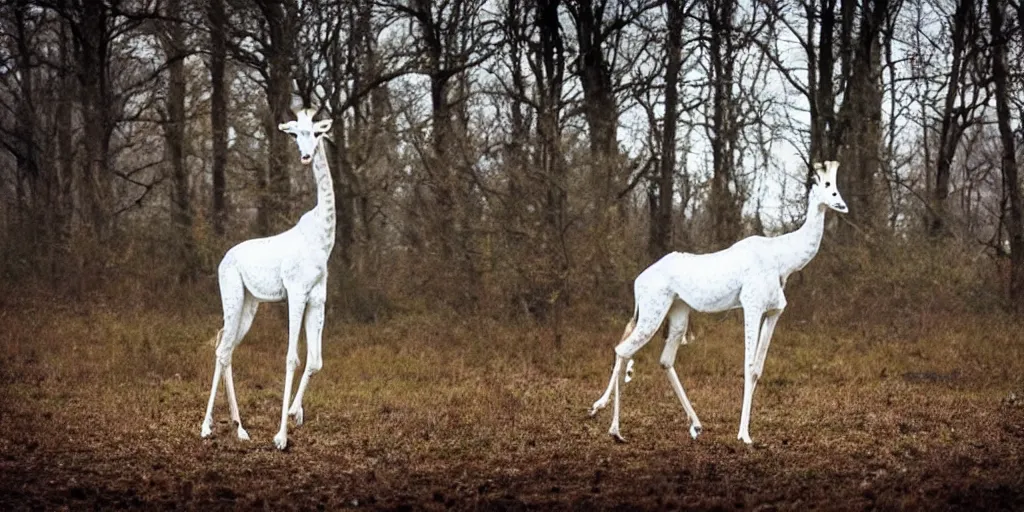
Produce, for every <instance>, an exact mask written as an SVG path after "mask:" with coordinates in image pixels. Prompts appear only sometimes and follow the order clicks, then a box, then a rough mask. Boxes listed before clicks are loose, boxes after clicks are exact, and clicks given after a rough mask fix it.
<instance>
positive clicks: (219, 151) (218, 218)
mask: <svg viewBox="0 0 1024 512" xmlns="http://www.w3.org/2000/svg"><path fill="white" fill-rule="evenodd" d="M206 22H207V26H208V27H209V28H208V30H209V34H210V60H209V62H210V64H209V65H210V136H211V138H212V140H211V141H210V145H211V150H212V153H213V155H212V157H213V158H212V164H211V169H210V170H211V174H212V182H213V187H212V190H213V197H212V200H213V231H214V233H216V234H217V235H220V236H223V235H224V233H225V224H226V223H227V201H226V199H227V198H226V195H225V187H226V180H225V172H226V168H227V163H228V88H227V83H226V82H225V80H226V78H225V72H224V71H225V65H226V62H227V12H226V11H225V8H224V0H210V1H209V2H208V3H207V4H206Z"/></svg>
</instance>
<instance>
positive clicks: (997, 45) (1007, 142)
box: [988, 0, 1024, 313]
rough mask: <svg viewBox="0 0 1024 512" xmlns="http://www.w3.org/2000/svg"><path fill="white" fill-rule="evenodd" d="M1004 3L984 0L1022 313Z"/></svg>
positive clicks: (1012, 290)
mask: <svg viewBox="0 0 1024 512" xmlns="http://www.w3.org/2000/svg"><path fill="white" fill-rule="evenodd" d="M1006 8H1007V2H1006V1H1005V0H988V15H989V34H990V37H991V40H990V44H991V52H992V55H991V57H990V58H991V62H992V74H991V76H992V84H993V85H994V86H995V102H996V123H997V125H998V127H999V141H1000V144H1001V149H1002V151H1001V158H1000V165H999V167H1000V169H1001V171H1002V177H1003V197H1004V202H1005V204H1006V206H1005V208H1004V211H1003V216H1004V218H1005V220H1004V224H1005V226H1006V231H1007V235H1008V238H1009V250H1010V282H1009V296H1010V303H1011V304H1013V307H1014V310H1015V311H1016V312H1017V313H1024V204H1022V198H1021V191H1020V179H1019V176H1018V173H1017V151H1016V144H1015V140H1014V134H1013V128H1012V126H1011V122H1012V120H1011V117H1010V105H1009V96H1010V87H1009V79H1008V74H1009V72H1008V69H1007V63H1006V54H1007V48H1008V47H1009V46H1010V38H1011V33H1012V32H1013V31H1014V29H1019V25H1018V26H1017V27H1015V26H1014V25H1013V23H1012V22H1010V23H1007V22H1006Z"/></svg>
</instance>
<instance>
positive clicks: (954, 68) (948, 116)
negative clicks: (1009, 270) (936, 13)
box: [928, 0, 976, 238]
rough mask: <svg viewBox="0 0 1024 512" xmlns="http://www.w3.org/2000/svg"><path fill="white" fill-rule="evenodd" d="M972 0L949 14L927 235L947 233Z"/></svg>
mask: <svg viewBox="0 0 1024 512" xmlns="http://www.w3.org/2000/svg"><path fill="white" fill-rule="evenodd" d="M975 20H976V15H975V11H974V1H973V0H959V1H958V2H957V7H956V13H955V14H953V16H952V17H951V22H952V34H951V35H952V43H953V48H952V50H953V51H952V55H951V56H950V58H951V59H952V62H951V64H950V69H949V85H948V87H947V88H946V98H945V102H944V103H943V109H942V119H941V121H940V122H941V126H940V129H939V147H938V151H939V154H938V162H937V163H936V167H935V188H933V189H932V197H931V202H932V204H931V206H932V208H931V212H930V217H931V219H930V222H929V225H928V232H929V235H930V236H932V237H935V238H937V237H942V236H945V235H947V234H949V233H948V228H947V226H946V223H947V221H946V200H947V198H948V197H949V174H950V169H951V168H952V167H953V157H954V156H956V150H957V147H958V146H959V145H960V137H961V136H962V135H963V133H964V129H965V126H964V125H963V124H962V123H960V122H958V117H959V116H958V114H957V112H956V110H958V109H956V108H955V105H956V99H957V97H958V95H959V93H960V88H961V87H962V86H963V85H964V84H963V83H962V82H963V80H964V79H965V78H966V73H965V70H966V66H965V65H964V54H965V51H966V50H965V48H966V46H967V35H968V31H969V30H970V32H973V30H972V29H970V26H972V25H973V24H974V23H976V21H975Z"/></svg>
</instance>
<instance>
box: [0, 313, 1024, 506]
mask: <svg viewBox="0 0 1024 512" xmlns="http://www.w3.org/2000/svg"><path fill="white" fill-rule="evenodd" d="M278 308H279V307H278V306H273V305H271V306H269V307H268V306H264V307H263V310H262V311H261V313H260V315H258V317H257V320H256V323H255V325H254V327H253V330H252V333H251V334H250V335H249V337H248V338H247V339H246V340H245V342H244V344H243V345H242V346H241V347H240V349H239V350H238V351H237V352H236V356H235V364H234V367H235V379H236V383H237V387H238V392H239V401H240V407H241V410H242V417H243V421H245V423H246V427H247V429H248V430H249V433H250V434H251V435H252V437H253V441H252V442H250V443H242V442H239V441H237V440H235V439H234V435H233V429H232V428H230V426H229V425H228V423H227V417H228V413H227V406H226V404H225V403H224V400H223V396H222V397H221V398H220V399H219V400H218V404H217V409H216V418H217V420H218V424H217V425H216V430H215V435H214V437H213V438H212V439H208V440H202V439H200V438H199V436H198V432H199V424H200V422H201V420H202V415H203V412H204V407H205V402H206V397H207V393H208V389H209V384H210V382H209V379H210V378H211V375H212V370H213V354H212V352H213V349H212V348H211V347H210V346H208V345H207V344H206V341H207V340H208V339H209V338H210V336H211V335H212V334H213V332H214V331H215V330H216V328H217V326H218V325H219V322H220V319H219V315H218V314H217V312H216V310H213V309H210V308H208V307H206V306H205V305H204V306H203V307H201V308H191V310H192V311H193V312H188V311H190V309H189V308H181V312H177V313H176V312H167V311H159V310H158V309H159V308H157V307H146V306H143V305H135V306H133V307H129V306H126V305H121V306H105V305H95V306H85V305H83V304H82V303H75V304H72V305H67V304H61V303H60V302H55V301H53V300H27V301H24V302H22V303H19V304H8V305H6V306H5V307H4V308H3V309H0V325H2V326H3V330H2V333H0V361H2V366H0V383H2V384H0V385H2V391H0V397H2V398H0V400H2V402H0V403H2V409H0V413H2V414H0V508H4V509H12V508H14V509H18V508H45V509H52V508H60V507H65V506H67V507H70V508H86V507H94V506H96V507H100V508H111V507H115V506H130V507H133V508H147V509H153V508H171V507H176V508H180V507H187V508H202V509H210V508H270V509H279V508H317V507H321V506H322V507H325V508H327V509H336V508H341V507H349V506H359V507H369V508H431V509H441V508H449V507H455V508H484V509H491V508H502V509H508V508H512V509H517V508H522V507H524V506H529V507H537V508H587V509H589V508H607V507H614V506H622V505H624V506H626V507H629V508H632V507H637V508H645V509H648V508H700V509H707V508H734V507H741V508H758V507H763V506H764V505H769V506H771V507H774V508H777V509H793V510H803V509H807V508H825V509H862V508H871V507H879V508H884V509H892V508H924V509H949V508H988V509H999V508H1008V509H1013V508H1020V507H1022V506H1024V491H1022V490H1021V489H1024V479H1022V476H1021V475H1022V469H1024V464H1022V460H1024V459H1022V453H1021V449H1022V447H1024V406H1022V400H1024V379H1022V375H1024V371H1022V370H1024V354H1022V350H1024V348H1022V347H1024V345H1022V343H1021V338H1020V335H1019V332H1020V327H1021V325H1020V324H1019V323H1013V322H1011V321H1009V320H1008V319H1006V318H1004V317H1002V316H1000V315H998V314H987V315H981V314H978V315H973V316H960V317H956V316H950V315H930V316H928V317H927V318H924V317H922V318H915V319H913V321H907V322H895V323H894V322H889V323H880V324H877V325H871V324H870V323H869V322H861V323H858V324H857V326H856V328H854V329H852V330H844V329H841V328H838V327H830V326H827V325H823V324H821V323H816V322H813V321H812V320H811V319H810V318H808V316H807V315H802V314H800V313H799V311H798V312H797V314H795V315H793V317H792V318H788V317H784V319H783V321H782V322H781V323H780V326H779V328H778V330H777V334H776V336H775V341H774V342H773V344H772V349H771V351H770V353H769V357H768V362H767V367H766V376H765V380H763V381H762V384H761V385H760V386H759V389H758V393H757V396H756V397H755V407H754V416H753V422H752V428H751V433H752V435H753V437H754V439H755V441H756V444H755V446H754V447H747V446H744V445H742V444H740V443H739V442H738V441H737V440H736V439H735V436H736V429H737V424H738V419H739V418H738V417H739V405H740V403H739V402H740V395H741V390H742V381H741V373H740V361H741V358H742V349H741V341H740V340H741V327H740V326H739V322H737V321H736V318H735V317H734V315H721V316H716V317H701V318H698V319H697V321H696V325H695V333H696V335H697V339H696V340H695V342H694V343H693V344H691V345H689V346H686V347H684V348H683V349H681V350H680V355H679V361H678V363H677V369H678V371H679V374H680V375H681V377H682V379H683V382H684V386H686V388H687V391H688V393H689V395H690V398H691V399H692V401H693V402H694V406H695V407H696V409H697V412H698V414H699V415H700V416H701V419H702V421H703V423H704V426H705V430H704V434H703V436H702V437H701V438H700V439H698V440H697V441H692V440H690V439H689V437H688V435H687V433H686V426H687V424H686V420H685V415H684V414H683V412H682V409H681V407H680V406H679V405H678V403H677V402H676V399H675V397H674V395H673V394H672V392H671V390H670V388H669V386H668V383H667V381H666V379H665V378H664V377H663V374H662V372H661V370H660V368H659V366H658V364H657V358H658V355H659V353H660V350H661V342H660V340H656V341H655V342H652V344H651V345H650V346H648V347H647V348H646V349H645V350H643V351H642V352H641V353H640V354H639V356H638V358H637V375H636V378H635V379H634V380H633V381H632V382H631V383H630V384H629V385H628V386H626V387H625V390H624V396H623V407H624V412H623V418H622V422H623V423H622V428H623V433H624V435H625V436H626V437H627V439H629V440H630V443H628V444H626V445H617V444H615V443H613V442H612V441H611V439H610V438H609V437H608V436H607V435H606V430H607V428H608V421H609V419H610V411H605V412H603V413H602V414H601V415H599V417H598V418H597V419H588V418H586V410H587V408H588V407H589V405H590V404H591V403H592V402H593V401H594V399H596V398H597V396H598V395H599V394H600V392H601V391H602V390H603V388H604V385H605V384H606V383H607V378H608V372H609V370H610V366H611V362H612V357H613V356H612V351H611V346H612V344H613V343H614V342H615V341H617V335H618V333H620V332H621V328H622V325H621V323H622V322H623V321H624V318H613V317H611V316H608V317H604V318H596V319H591V321H589V322H577V325H576V327H575V328H570V329H566V336H565V339H564V346H563V347H562V348H561V349H559V350H554V349H553V347H552V346H551V335H550V332H549V331H547V330H545V329H541V328H537V327H532V326H528V325H509V324H503V323H499V322H496V321H491V320H486V319H479V320H472V321H470V320H458V319H455V318H443V317H440V316H439V315H436V314H435V315H416V314H407V315H402V316H398V317H396V318H393V319H391V320H388V321H387V322H385V323H382V324H378V325H350V324H339V323H337V322H331V321H330V320H328V325H327V328H326V335H325V342H324V346H325V348H324V357H325V365H324V370H323V371H322V372H321V373H320V374H318V375H317V376H316V377H314V380H313V382H312V384H311V387H310V391H309V393H308V395H307V399H306V404H305V410H306V423H305V424H304V425H302V426H301V427H298V428H293V429H292V430H291V433H290V442H291V444H290V446H289V450H288V451H287V452H286V453H278V452H276V451H275V450H273V449H272V445H271V442H270V440H271V437H272V436H273V434H274V433H275V431H276V425H277V421H278V418H279V415H280V405H281V403H280V400H281V398H280V397H281V386H282V382H283V369H284V352H285V336H286V326H285V323H284V321H283V315H282V314H280V313H281V311H280V310H279V309H278ZM195 309H202V310H203V312H202V313H196V312H194V310H195ZM623 316H624V315H623ZM1011 394H1015V396H1017V397H1019V398H1017V399H1016V400H1014V399H1011V398H1010V397H1011Z"/></svg>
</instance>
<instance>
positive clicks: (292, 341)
mask: <svg viewBox="0 0 1024 512" xmlns="http://www.w3.org/2000/svg"><path fill="white" fill-rule="evenodd" d="M295 114H296V117H297V119H296V120H295V121H290V122H288V123H283V124H281V125H279V126H278V128H279V129H280V130H281V131H284V132H286V133H290V134H292V135H294V136H295V140H296V144H297V145H298V147H299V154H300V157H301V158H300V159H301V161H302V163H303V164H309V163H312V169H313V176H314V179H315V180H316V187H317V204H316V207H315V208H313V209H312V210H310V211H308V212H306V213H305V214H303V215H302V217H301V218H300V219H299V222H298V224H296V225H295V226H294V227H292V228H291V229H289V230H287V231H285V232H283V233H280V234H278V235H274V236H270V237H265V238H256V239H253V240H247V241H245V242H242V243H240V244H238V245H236V246H234V247H232V248H231V249H230V250H228V252H227V254H225V255H224V259H223V260H221V263H220V266H219V267H218V277H219V281H220V293H221V305H222V307H223V310H224V327H223V328H222V329H221V331H220V332H219V333H218V338H219V343H218V346H217V359H216V363H215V367H214V375H213V384H212V386H211V389H210V399H209V402H207V407H206V417H205V418H204V420H203V424H202V427H201V429H200V435H201V436H202V437H207V436H209V435H210V434H211V433H212V427H213V405H214V399H215V398H216V395H217V387H218V384H219V383H220V380H221V378H222V377H223V379H224V387H225V390H226V392H227V397H228V405H229V406H230V409H231V419H232V421H234V422H235V424H236V425H237V427H238V432H237V434H238V438H239V439H242V440H248V439H249V434H248V433H247V432H246V431H245V429H244V428H242V420H241V417H240V416H239V413H238V402H237V400H236V398H235V386H234V380H233V378H232V372H231V356H232V353H233V351H234V349H235V348H236V347H237V346H238V344H239V343H240V342H241V341H242V338H244V337H245V335H246V333H247V332H248V331H249V327H251V326H252V320H253V318H254V317H255V316H256V309H257V308H258V307H259V304H260V303H261V302H279V301H282V300H287V301H288V352H287V356H286V359H285V386H284V400H283V403H282V406H281V426H280V429H279V430H278V433H277V435H276V436H274V445H275V446H277V448H278V449H281V450H283V449H284V448H285V447H286V446H287V444H288V416H289V415H291V416H292V417H294V419H295V423H296V425H301V424H302V421H303V410H302V397H303V394H304V393H305V391H306V386H307V385H308V384H309V378H310V376H312V375H313V374H314V373H316V372H318V371H319V370H320V368H322V367H323V358H322V354H321V346H322V344H321V341H322V334H323V323H324V306H325V303H326V301H327V261H328V258H329V257H330V254H331V250H332V249H333V248H334V230H335V222H336V218H335V209H334V208H335V207H334V185H333V183H332V181H331V173H330V169H329V167H328V165H327V157H326V156H325V155H324V151H323V143H322V137H323V134H324V133H326V132H327V131H329V130H330V128H331V121H330V120H324V121H319V122H313V115H314V112H313V111H312V110H299V111H296V113H295ZM303 325H305V329H306V368H305V371H304V372H303V375H302V379H301V381H300V382H299V388H298V390H297V391H296V393H295V397H294V401H292V402H291V407H290V408H289V407H288V403H289V399H290V398H291V397H290V395H291V390H292V381H293V379H294V374H295V369H296V368H297V367H298V365H299V355H298V340H299V332H300V330H301V328H302V326H303Z"/></svg>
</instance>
